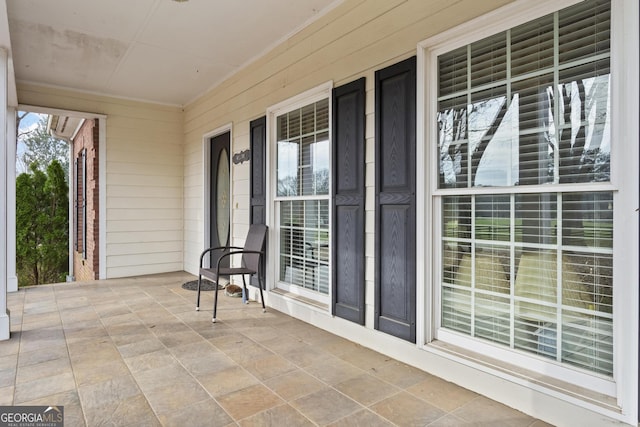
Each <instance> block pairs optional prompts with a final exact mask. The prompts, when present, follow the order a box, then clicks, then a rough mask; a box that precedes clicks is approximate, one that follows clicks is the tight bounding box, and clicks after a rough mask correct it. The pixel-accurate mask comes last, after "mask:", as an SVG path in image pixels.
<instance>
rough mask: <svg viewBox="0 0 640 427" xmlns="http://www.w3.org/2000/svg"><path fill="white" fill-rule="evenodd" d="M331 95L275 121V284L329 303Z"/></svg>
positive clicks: (289, 109) (280, 112)
mask: <svg viewBox="0 0 640 427" xmlns="http://www.w3.org/2000/svg"><path fill="white" fill-rule="evenodd" d="M329 94H330V92H329V91H321V93H318V94H317V95H315V96H312V97H311V98H309V97H304V100H303V101H301V102H297V103H292V105H288V106H284V107H280V108H278V109H277V111H276V112H275V113H272V114H271V116H270V126H272V131H271V135H272V141H273V142H272V145H271V150H273V151H272V153H274V154H273V155H272V164H274V165H275V183H274V185H275V189H274V190H272V193H274V205H275V213H276V218H275V221H274V222H275V225H276V230H277V254H278V255H277V256H278V258H277V261H276V262H277V266H276V283H277V286H278V287H279V288H281V289H284V290H286V291H289V292H291V293H294V294H298V295H301V296H304V297H308V298H312V299H315V300H320V301H322V302H328V295H329V277H330V273H329V271H330V270H329V259H330V258H329V253H330V252H329V250H330V247H329V245H330V241H331V240H330V234H329V233H330V221H329V220H330V211H329V210H330V203H329V202H330V194H331V193H330V145H329V144H330V139H329V129H330V120H329V117H330V111H329V109H330V106H329V105H330V102H329Z"/></svg>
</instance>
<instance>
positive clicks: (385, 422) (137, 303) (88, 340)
mask: <svg viewBox="0 0 640 427" xmlns="http://www.w3.org/2000/svg"><path fill="white" fill-rule="evenodd" d="M193 279H194V277H193V276H191V275H189V274H187V273H171V274H162V275H154V276H144V277H136V278H127V279H116V280H106V281H96V282H88V283H73V284H66V283H65V284H55V285H45V286H38V287H31V288H25V289H21V290H20V291H18V292H16V293H10V294H9V295H8V306H9V309H10V310H11V331H12V334H11V339H10V340H8V341H3V342H0V405H63V406H64V413H65V425H66V426H91V427H92V426H98V425H114V426H160V425H162V426H236V425H237V426H307V425H308V426H314V425H322V426H324V425H330V426H394V425H396V426H463V425H474V426H482V425H485V426H536V427H541V426H544V425H546V424H544V423H543V422H541V421H539V420H536V419H534V418H532V417H529V416H527V415H525V414H523V413H521V412H518V411H516V410H513V409H511V408H508V407H506V406H504V405H502V404H500V403H498V402H495V401H492V400H490V399H487V398H485V397H483V396H480V395H478V394H476V393H473V392H471V391H468V390H465V389H463V388H460V387H458V386H456V385H454V384H451V383H448V382H446V381H443V380H441V379H439V378H437V377H434V376H432V375H429V374H427V373H425V372H423V371H420V370H418V369H415V368H412V367H410V366H408V365H405V364H402V363H400V362H398V361H396V360H393V359H390V358H388V357H386V356H384V355H382V354H380V353H376V352H374V351H371V350H368V349H366V348H364V347H361V346H359V345H357V344H354V343H352V342H350V341H348V340H345V339H342V338H340V337H337V336H335V335H332V334H330V333H328V332H325V331H323V330H321V329H318V328H316V327H314V326H311V325H308V324H306V323H303V322H301V321H298V320H296V319H293V318H291V317H289V316H286V315H284V314H282V313H279V312H277V311H275V310H273V309H271V310H269V309H267V313H265V314H263V313H262V309H261V307H260V305H259V304H258V303H251V304H249V305H244V304H242V303H241V301H240V300H239V299H237V298H229V297H225V296H224V293H220V295H219V301H218V303H219V305H218V323H216V324H212V323H211V309H210V308H209V310H208V311H207V310H206V309H205V310H204V311H200V312H196V311H195V310H194V306H195V292H193V291H188V290H184V289H182V288H181V285H182V283H184V282H185V281H188V280H193ZM211 301H212V297H211V292H205V293H204V294H203V304H202V307H203V308H205V307H207V305H209V306H211Z"/></svg>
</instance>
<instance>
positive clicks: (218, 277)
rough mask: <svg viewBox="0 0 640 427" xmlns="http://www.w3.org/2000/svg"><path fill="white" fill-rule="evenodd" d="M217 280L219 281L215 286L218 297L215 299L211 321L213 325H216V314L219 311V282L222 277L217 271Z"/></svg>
mask: <svg viewBox="0 0 640 427" xmlns="http://www.w3.org/2000/svg"><path fill="white" fill-rule="evenodd" d="M216 278H217V280H216V281H215V283H214V286H215V287H216V289H215V292H216V295H215V297H214V298H213V319H211V321H212V322H213V323H216V312H217V311H218V280H219V279H220V275H219V274H218V272H217V271H216Z"/></svg>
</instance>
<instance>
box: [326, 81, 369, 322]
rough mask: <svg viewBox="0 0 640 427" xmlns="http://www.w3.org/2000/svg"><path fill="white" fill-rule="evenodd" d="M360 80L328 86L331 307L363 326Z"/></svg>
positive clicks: (362, 94) (362, 86)
mask: <svg viewBox="0 0 640 427" xmlns="http://www.w3.org/2000/svg"><path fill="white" fill-rule="evenodd" d="M364 110H365V79H364V77H363V78H361V79H359V80H356V81H354V82H351V83H348V84H346V85H343V86H340V87H338V88H335V89H334V90H333V112H332V115H333V117H332V119H333V120H332V138H333V141H332V144H331V149H332V159H333V167H332V174H333V176H332V181H333V190H332V191H333V194H332V201H333V231H332V246H333V258H332V260H331V265H332V272H331V274H332V278H331V280H332V299H333V304H332V311H333V314H334V315H336V316H338V317H342V318H344V319H347V320H351V321H352V322H356V323H359V324H361V325H364V320H365V319H364V314H365V306H364V296H365V280H364V264H365V258H364V221H365V211H364V208H365V206H364V199H365V158H364V150H365V135H364V132H365V111H364Z"/></svg>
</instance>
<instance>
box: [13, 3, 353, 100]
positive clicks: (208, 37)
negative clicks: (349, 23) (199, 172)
mask: <svg viewBox="0 0 640 427" xmlns="http://www.w3.org/2000/svg"><path fill="white" fill-rule="evenodd" d="M0 1H3V2H4V1H6V8H7V18H8V23H9V36H10V41H11V52H10V55H11V57H12V59H13V66H14V70H15V79H16V81H18V82H21V81H22V82H31V83H38V84H45V85H51V86H58V87H65V88H72V89H76V90H82V91H89V92H95V93H100V94H106V95H112V96H117V97H124V98H130V99H139V100H145V101H151V102H157V103H165V104H173V105H185V104H187V103H188V102H190V101H193V100H194V99H196V98H198V97H199V96H200V95H202V94H203V93H204V92H205V91H206V90H208V89H210V88H212V87H214V86H216V85H217V84H219V83H221V82H222V81H223V80H224V79H225V78H227V77H229V76H230V75H232V74H233V73H234V72H236V71H238V70H239V69H240V68H242V67H243V66H245V65H247V64H248V63H250V62H251V61H253V60H255V59H256V58H258V57H260V56H261V55H263V54H265V53H266V52H267V51H268V50H269V49H271V48H273V47H274V46H276V45H277V44H278V43H280V42H282V41H284V40H286V38H287V37H289V36H291V35H292V34H294V33H295V32H296V31H298V30H300V29H301V28H303V27H304V26H305V25H308V24H309V23H310V22H312V21H313V20H314V19H317V18H318V17H319V16H321V15H322V14H324V13H326V12H327V11H328V10H330V9H331V8H333V7H335V5H336V4H337V3H339V2H340V1H341V0H188V1H184V0H182V1H181V2H177V1H175V0H0ZM1 24H2V23H1V22H0V25H1Z"/></svg>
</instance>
